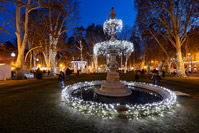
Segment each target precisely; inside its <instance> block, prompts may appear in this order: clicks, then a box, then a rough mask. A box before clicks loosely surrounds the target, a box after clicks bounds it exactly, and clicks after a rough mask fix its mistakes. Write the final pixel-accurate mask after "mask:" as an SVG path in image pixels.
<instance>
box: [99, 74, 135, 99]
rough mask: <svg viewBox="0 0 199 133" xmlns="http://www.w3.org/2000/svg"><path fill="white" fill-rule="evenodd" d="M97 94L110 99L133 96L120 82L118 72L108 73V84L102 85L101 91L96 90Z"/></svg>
mask: <svg viewBox="0 0 199 133" xmlns="http://www.w3.org/2000/svg"><path fill="white" fill-rule="evenodd" d="M96 93H97V94H99V95H104V96H110V97H124V96H129V95H131V93H132V92H131V90H130V89H128V88H125V86H124V85H123V84H122V83H121V82H120V77H119V73H118V72H108V73H107V77H106V82H105V83H104V84H102V85H101V88H100V89H98V90H96Z"/></svg>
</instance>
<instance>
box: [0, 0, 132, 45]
mask: <svg viewBox="0 0 199 133" xmlns="http://www.w3.org/2000/svg"><path fill="white" fill-rule="evenodd" d="M79 2H80V22H79V24H78V26H84V27H85V28H86V27H87V26H88V25H90V24H92V23H95V24H100V25H103V23H104V21H106V20H107V19H109V14H110V12H111V8H112V7H114V10H115V13H116V17H115V18H119V19H122V20H123V25H129V26H133V24H134V20H135V17H136V11H135V10H134V1H133V0H79ZM9 9H10V11H15V6H14V5H13V4H12V5H10V6H9ZM0 18H1V19H0V23H1V26H2V23H5V28H6V29H7V30H8V31H9V32H10V33H11V35H9V34H7V33H2V32H0V42H6V41H12V40H13V38H15V37H16V35H15V34H14V33H15V31H16V29H15V23H14V22H13V21H14V17H13V16H12V15H11V14H9V13H1V14H0ZM10 18H11V19H10ZM68 34H69V35H70V34H71V32H70V33H68Z"/></svg>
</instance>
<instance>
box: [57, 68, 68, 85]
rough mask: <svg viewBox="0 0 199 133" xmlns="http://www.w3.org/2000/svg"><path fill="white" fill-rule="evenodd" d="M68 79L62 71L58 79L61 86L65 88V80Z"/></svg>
mask: <svg viewBox="0 0 199 133" xmlns="http://www.w3.org/2000/svg"><path fill="white" fill-rule="evenodd" d="M65 80H66V78H65V75H64V72H62V71H61V72H60V74H59V77H58V81H59V88H64V87H65V85H64V81H65Z"/></svg>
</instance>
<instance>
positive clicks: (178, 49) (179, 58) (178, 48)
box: [176, 35, 186, 77]
mask: <svg viewBox="0 0 199 133" xmlns="http://www.w3.org/2000/svg"><path fill="white" fill-rule="evenodd" d="M176 56H177V57H176V59H177V62H176V65H177V76H178V77H185V76H186V74H185V69H184V61H183V59H182V51H181V44H180V37H179V35H177V37H176Z"/></svg>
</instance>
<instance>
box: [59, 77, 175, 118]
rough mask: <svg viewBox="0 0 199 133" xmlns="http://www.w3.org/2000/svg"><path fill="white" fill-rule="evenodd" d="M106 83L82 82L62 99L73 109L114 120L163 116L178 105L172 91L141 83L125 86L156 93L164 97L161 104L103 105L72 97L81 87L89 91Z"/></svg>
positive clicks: (63, 95) (64, 91) (71, 87)
mask: <svg viewBox="0 0 199 133" xmlns="http://www.w3.org/2000/svg"><path fill="white" fill-rule="evenodd" d="M104 82H105V81H91V82H87V81H86V82H80V83H76V84H73V85H69V86H66V87H65V89H64V90H63V91H62V98H63V100H65V101H66V103H67V104H68V105H70V106H71V107H72V108H74V109H76V110H78V111H80V112H82V113H84V114H89V115H97V116H101V117H103V118H110V119H111V118H114V117H117V116H118V115H122V116H125V117H126V118H129V119H132V118H140V117H143V116H153V115H158V114H160V115H161V114H162V113H164V112H168V111H170V110H171V109H172V108H173V107H174V106H175V104H176V95H175V93H173V92H172V91H170V90H168V89H166V88H164V87H161V86H156V85H152V84H147V83H141V82H126V81H123V84H124V85H126V86H128V87H133V86H135V87H139V88H142V89H146V90H149V91H154V92H156V93H158V94H160V95H161V96H162V97H163V100H162V101H160V102H154V103H151V104H136V105H130V104H126V105H120V104H119V103H117V104H104V103H103V104H102V103H97V102H94V101H84V100H82V99H80V98H76V97H72V96H71V93H72V92H73V91H74V90H76V89H81V87H88V88H87V89H89V88H91V87H93V86H95V85H101V84H102V83H104ZM118 107H122V108H126V109H127V110H126V111H119V110H117V108H118Z"/></svg>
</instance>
